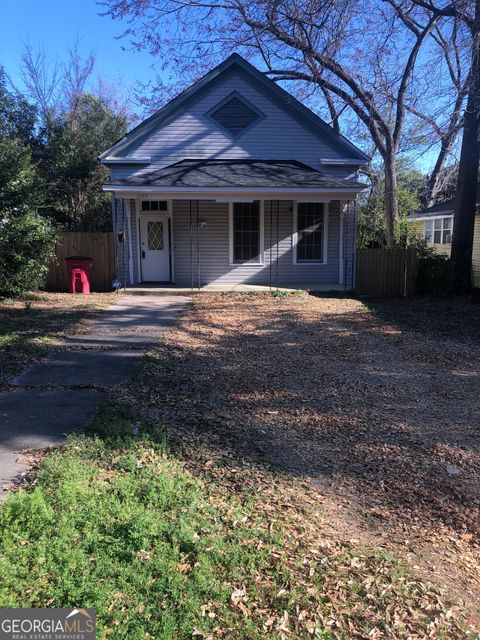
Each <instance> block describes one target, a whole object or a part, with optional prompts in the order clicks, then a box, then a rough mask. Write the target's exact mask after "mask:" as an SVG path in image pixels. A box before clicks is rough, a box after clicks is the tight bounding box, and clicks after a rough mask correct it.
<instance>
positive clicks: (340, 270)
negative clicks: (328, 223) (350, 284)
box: [338, 201, 345, 284]
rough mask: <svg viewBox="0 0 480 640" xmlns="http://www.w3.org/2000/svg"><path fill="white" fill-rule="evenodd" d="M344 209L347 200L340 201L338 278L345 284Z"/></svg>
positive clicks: (340, 282)
mask: <svg viewBox="0 0 480 640" xmlns="http://www.w3.org/2000/svg"><path fill="white" fill-rule="evenodd" d="M344 209H345V202H343V201H340V234H339V235H340V238H339V241H338V280H339V284H344V280H345V269H344V267H345V265H344V260H345V258H344V252H345V248H344V246H343V243H344V240H343V232H344V228H343V227H344V224H345V223H344V216H343V213H344Z"/></svg>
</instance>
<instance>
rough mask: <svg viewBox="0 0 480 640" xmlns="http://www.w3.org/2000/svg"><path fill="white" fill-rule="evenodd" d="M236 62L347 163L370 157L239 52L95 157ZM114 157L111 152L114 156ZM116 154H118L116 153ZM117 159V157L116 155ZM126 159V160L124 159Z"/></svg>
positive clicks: (153, 123) (151, 124)
mask: <svg viewBox="0 0 480 640" xmlns="http://www.w3.org/2000/svg"><path fill="white" fill-rule="evenodd" d="M235 65H236V66H238V67H240V68H241V69H243V70H244V71H245V72H246V73H248V74H249V75H250V76H252V77H253V78H254V79H255V80H257V81H258V82H260V83H261V84H262V85H263V86H264V87H265V88H266V89H267V90H268V91H270V92H271V93H273V94H275V96H276V98H277V99H279V100H280V101H281V103H282V104H283V105H284V106H285V107H286V108H287V109H289V110H291V111H292V112H293V113H294V114H295V115H297V116H300V118H302V119H303V120H304V121H306V122H307V123H308V124H310V126H313V127H314V128H316V129H317V130H318V131H319V132H320V133H322V134H323V135H325V136H326V137H327V138H329V139H330V140H331V141H332V142H333V143H335V144H336V145H337V146H340V147H341V148H343V149H344V150H345V153H346V157H347V158H348V160H349V161H351V162H350V164H355V163H358V164H366V163H368V162H369V161H370V158H369V157H368V156H367V155H366V154H365V153H363V151H361V150H360V149H359V148H358V147H356V146H355V145H354V144H352V143H351V142H350V141H349V140H347V139H346V138H345V137H343V136H342V135H341V134H339V133H337V131H335V129H334V128H333V127H331V126H330V125H328V124H327V123H326V122H325V121H324V120H322V119H321V118H320V117H319V116H317V115H316V114H314V113H313V111H311V110H310V109H308V108H307V107H305V106H304V105H303V104H302V103H301V102H299V101H298V100H297V99H296V98H294V97H293V96H292V95H291V94H290V93H288V92H287V91H285V89H282V88H281V87H280V86H278V84H277V83H276V82H274V81H273V80H271V79H270V78H268V77H267V76H266V75H265V74H264V73H262V72H261V71H259V70H258V69H256V68H255V67H254V66H253V65H252V64H250V63H249V62H247V60H245V59H244V58H242V56H240V55H239V54H238V53H232V54H231V55H230V56H229V57H228V58H227V59H226V60H224V61H223V62H222V63H220V64H219V65H218V66H217V67H215V68H214V69H212V70H211V71H209V72H208V73H207V74H206V75H204V76H203V77H202V78H200V80H197V82H195V83H194V84H192V85H191V86H190V87H188V88H187V89H185V91H183V92H182V93H180V94H179V95H178V96H176V97H175V98H173V100H170V102H168V103H167V104H166V105H165V106H164V107H162V108H161V109H159V110H158V111H156V112H155V113H154V114H153V115H151V116H150V117H149V118H147V119H146V120H144V121H143V122H141V123H140V124H139V125H137V126H136V127H134V128H133V129H132V130H131V131H129V132H128V133H127V134H126V135H125V136H124V137H123V138H122V139H121V140H119V141H118V142H116V143H115V144H114V145H113V146H112V147H110V148H109V149H107V150H106V151H104V152H103V153H102V154H101V155H100V156H99V160H100V161H101V162H103V163H104V164H108V163H109V162H108V160H109V158H110V156H111V155H113V154H118V153H120V152H121V150H122V149H123V148H124V147H126V146H129V145H130V144H132V142H134V141H135V140H136V139H137V138H138V137H139V136H141V135H143V134H145V133H147V132H148V131H150V130H153V129H155V128H156V127H157V126H159V125H160V124H161V122H162V121H163V120H165V119H166V118H167V117H168V116H170V115H171V114H173V113H174V112H175V111H177V110H178V109H179V108H180V106H181V105H182V104H184V103H185V102H186V101H187V100H188V99H190V98H191V97H192V96H193V95H195V94H196V93H197V92H199V91H200V90H201V89H203V88H205V87H206V86H207V85H208V84H209V83H210V82H212V81H213V80H215V79H216V78H218V77H219V76H220V75H221V74H222V73H224V72H225V71H227V69H230V68H231V67H233V66H235ZM114 158H115V156H114ZM117 158H118V156H117ZM118 159H120V158H118ZM126 162H128V160H126ZM148 163H149V159H145V164H148Z"/></svg>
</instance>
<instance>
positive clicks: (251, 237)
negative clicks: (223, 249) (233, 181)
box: [233, 200, 261, 264]
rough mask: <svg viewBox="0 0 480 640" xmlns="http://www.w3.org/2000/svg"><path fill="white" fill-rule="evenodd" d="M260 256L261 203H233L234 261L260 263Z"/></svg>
mask: <svg viewBox="0 0 480 640" xmlns="http://www.w3.org/2000/svg"><path fill="white" fill-rule="evenodd" d="M260 258H261V256H260V203H259V202H258V200H256V201H254V202H234V203H233V262H234V263H236V264H246V263H257V264H258V263H259V262H261V259H260Z"/></svg>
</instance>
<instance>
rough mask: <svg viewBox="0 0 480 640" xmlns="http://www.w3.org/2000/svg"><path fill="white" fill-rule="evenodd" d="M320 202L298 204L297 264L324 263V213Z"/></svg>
mask: <svg viewBox="0 0 480 640" xmlns="http://www.w3.org/2000/svg"><path fill="white" fill-rule="evenodd" d="M324 207H325V205H324V204H322V203H320V202H299V203H298V208H297V228H296V230H295V231H296V234H297V246H296V258H297V259H296V261H297V263H300V264H302V263H308V262H317V263H321V262H324V259H325V256H324V248H323V247H324V242H325V235H324V234H325V231H324V216H325V211H324Z"/></svg>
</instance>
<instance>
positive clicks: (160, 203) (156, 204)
mask: <svg viewBox="0 0 480 640" xmlns="http://www.w3.org/2000/svg"><path fill="white" fill-rule="evenodd" d="M142 211H153V212H157V211H168V202H167V201H166V200H142Z"/></svg>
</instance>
